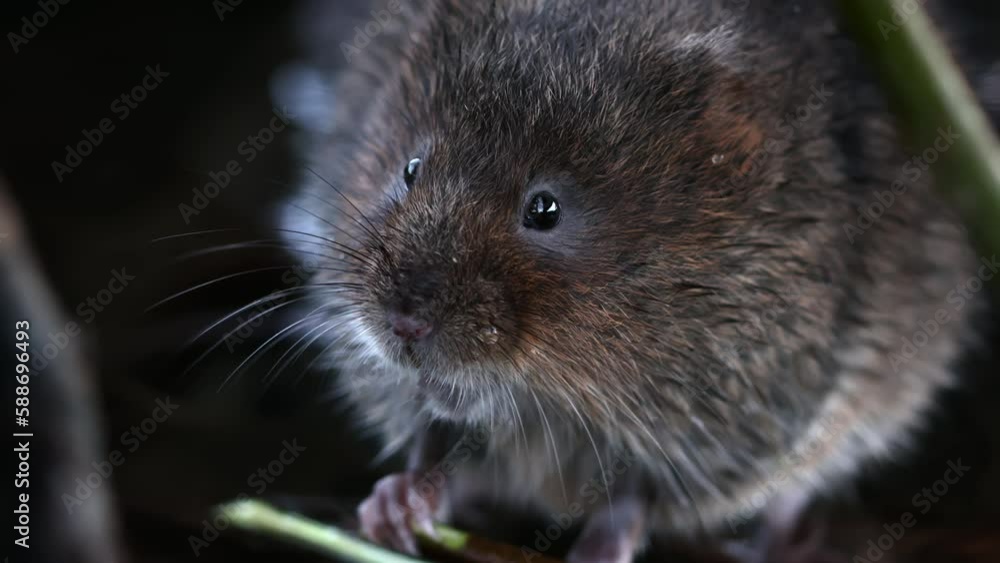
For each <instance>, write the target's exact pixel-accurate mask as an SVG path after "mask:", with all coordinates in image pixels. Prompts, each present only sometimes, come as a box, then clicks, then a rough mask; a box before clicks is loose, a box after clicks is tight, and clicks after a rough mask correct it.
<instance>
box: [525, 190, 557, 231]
mask: <svg viewBox="0 0 1000 563" xmlns="http://www.w3.org/2000/svg"><path fill="white" fill-rule="evenodd" d="M559 212H560V208H559V202H558V201H556V198H555V196H553V195H552V194H550V193H549V192H539V193H537V194H535V195H534V197H532V198H531V202H530V203H529V204H528V208H527V209H526V210H525V212H524V226H525V227H527V228H529V229H538V230H539V231H547V230H549V229H551V228H553V227H555V226H556V225H557V224H558V223H559Z"/></svg>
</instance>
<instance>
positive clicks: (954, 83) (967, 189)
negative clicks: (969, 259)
mask: <svg viewBox="0 0 1000 563" xmlns="http://www.w3.org/2000/svg"><path fill="white" fill-rule="evenodd" d="M840 4H841V7H842V11H843V14H844V16H845V18H846V21H847V23H848V25H850V26H851V27H853V30H854V33H855V35H856V37H857V39H858V41H859V42H860V43H861V44H862V45H863V46H864V47H866V48H867V49H868V51H869V52H870V53H871V54H873V55H874V56H875V57H876V59H877V62H878V63H879V68H880V70H881V75H882V76H883V78H885V86H886V88H887V91H888V92H889V94H890V96H891V97H892V99H893V101H894V102H895V103H896V105H897V110H898V113H899V117H900V118H901V119H902V122H903V124H904V125H905V126H906V127H907V128H908V129H909V132H910V133H911V134H912V136H913V140H914V141H915V142H917V143H918V146H922V147H931V146H933V143H934V139H935V138H936V137H937V136H938V129H940V128H947V127H953V128H954V129H955V131H956V132H957V133H958V134H959V139H958V141H957V142H956V144H955V146H953V147H952V148H951V149H949V150H948V151H947V152H943V153H942V154H941V155H940V161H939V163H938V165H936V166H935V170H934V174H935V177H936V182H935V183H936V185H937V187H938V190H939V191H940V193H942V194H944V195H946V196H948V197H950V198H952V200H953V201H954V202H955V203H956V205H957V206H958V208H959V210H960V211H961V213H962V214H963V216H964V218H965V222H966V225H967V226H968V227H969V229H970V231H971V232H972V233H973V236H974V237H975V238H976V239H977V242H979V243H980V245H981V246H982V249H983V250H984V251H988V252H990V253H994V252H998V251H1000V143H998V141H997V137H996V133H995V132H994V130H993V126H992V124H991V122H990V120H989V118H988V117H987V115H986V113H985V111H984V110H983V109H982V107H981V106H980V104H979V102H978V100H977V99H976V97H975V95H974V94H973V91H972V89H971V88H970V87H969V84H968V82H967V81H966V79H965V77H964V75H963V74H962V72H961V70H960V69H959V68H958V65H957V64H956V63H955V61H954V60H953V58H952V56H951V54H950V52H949V50H948V48H947V46H946V45H945V44H944V41H943V40H942V39H941V36H940V34H939V33H938V31H937V30H936V29H935V27H934V24H933V23H932V22H931V20H930V18H929V17H928V15H927V12H926V11H925V10H924V8H923V6H922V5H921V4H922V3H921V2H920V1H918V0H840ZM894 16H895V18H894Z"/></svg>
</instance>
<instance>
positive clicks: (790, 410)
mask: <svg viewBox="0 0 1000 563" xmlns="http://www.w3.org/2000/svg"><path fill="white" fill-rule="evenodd" d="M380 28H381V29H382V32H381V34H379V35H376V36H375V37H372V38H370V39H371V40H370V43H369V44H367V45H366V46H364V48H363V49H355V50H354V51H356V52H354V51H351V57H350V65H349V69H348V70H347V71H345V72H344V73H343V75H342V76H340V77H339V80H338V83H337V87H336V89H335V95H336V104H337V107H338V108H339V109H338V115H337V117H336V120H335V122H334V123H332V124H331V126H330V127H328V128H326V127H324V128H323V129H324V131H326V132H324V133H322V134H321V135H320V136H319V137H318V138H317V139H315V141H314V142H313V144H312V145H311V147H312V148H311V149H310V151H309V154H308V161H309V164H310V168H309V171H308V172H307V173H306V174H305V175H304V178H305V180H306V182H305V183H306V185H305V186H304V187H303V189H302V194H301V196H300V197H299V199H298V200H297V202H298V208H300V209H301V211H303V213H304V216H305V217H306V218H307V219H309V220H308V221H305V222H299V221H292V220H290V221H289V222H288V223H287V224H286V225H285V227H286V228H287V229H288V230H289V231H290V235H289V238H290V240H293V241H294V242H295V243H296V244H297V245H298V246H300V247H301V248H302V249H303V250H304V251H307V252H311V253H313V254H316V253H320V254H323V255H324V256H326V258H325V260H326V261H327V262H326V264H325V268H323V269H320V270H319V272H318V273H317V274H316V275H315V277H314V279H313V280H312V283H313V284H314V287H315V292H314V295H313V298H314V301H316V306H323V307H324V308H326V309H328V312H327V313H326V314H325V316H322V315H323V313H322V312H321V317H320V318H323V319H325V320H326V323H327V324H326V329H325V330H328V331H329V334H330V335H332V337H331V340H332V341H331V342H330V346H329V347H328V349H327V352H326V353H327V355H328V357H329V360H330V362H331V365H334V366H336V367H337V368H338V369H339V371H340V372H341V378H342V382H341V383H342V385H343V388H344V390H345V392H346V393H348V394H349V395H350V396H351V398H352V400H353V401H354V402H355V404H356V405H357V406H358V411H359V413H360V414H361V416H362V417H363V419H364V420H365V422H366V423H368V424H370V425H373V426H374V427H376V428H378V429H379V430H381V432H382V434H383V435H384V436H385V438H386V443H387V444H388V447H389V448H390V449H394V450H398V449H407V450H408V451H409V452H410V459H411V462H410V468H409V471H408V472H407V473H404V474H400V475H393V476H390V477H387V478H385V479H384V480H383V481H382V482H380V484H379V485H378V486H377V487H376V491H375V493H373V495H372V497H371V498H370V499H369V501H367V502H366V503H365V504H364V505H362V510H361V518H362V523H363V525H364V528H365V531H366V533H368V534H369V535H370V536H372V537H374V538H375V539H376V540H379V541H381V542H383V543H386V544H388V545H391V546H393V547H396V548H399V549H402V550H407V551H412V550H413V549H414V547H413V538H412V533H410V532H409V523H410V521H411V520H412V521H413V523H416V524H417V525H426V524H427V522H428V520H429V518H431V517H432V516H443V515H444V514H445V512H446V509H447V505H448V500H449V498H450V496H449V491H451V490H452V489H451V487H452V485H448V484H443V483H442V484H440V485H437V484H434V486H431V487H427V486H425V485H426V484H427V483H426V481H422V474H423V473H424V472H426V471H427V470H428V469H429V468H431V467H433V466H435V464H437V463H438V462H440V460H441V458H442V456H444V455H445V454H446V452H447V451H448V449H449V446H450V445H451V444H453V443H454V436H455V435H457V434H458V435H460V434H461V433H462V432H463V431H474V432H475V431H480V432H485V435H487V436H488V439H487V440H485V442H484V444H483V448H482V451H477V452H476V455H475V456H469V457H470V458H474V459H463V460H462V463H459V464H451V466H449V467H452V468H451V469H449V470H447V471H443V472H441V471H439V473H441V474H442V475H445V476H447V477H448V479H447V480H448V481H452V482H462V481H463V479H466V477H467V476H472V477H470V478H471V479H472V480H473V481H474V480H475V479H476V478H475V475H485V477H483V478H481V479H480V481H486V482H492V480H493V479H494V475H496V476H498V478H499V483H498V484H496V485H495V487H496V490H498V491H501V492H502V494H504V495H505V496H507V497H508V498H509V499H521V500H524V501H525V502H534V503H540V504H543V505H545V506H546V507H548V508H549V509H550V510H556V511H558V510H564V509H565V507H567V506H573V505H574V503H576V505H577V506H578V507H580V508H581V509H582V512H583V513H584V514H586V515H587V518H588V521H587V524H586V525H585V526H584V531H583V535H582V537H581V538H580V540H579V541H578V544H577V548H575V549H574V550H573V552H571V554H570V560H571V561H574V562H581V561H628V560H630V559H631V557H632V555H633V552H634V551H635V550H636V549H637V548H638V546H639V545H640V544H641V543H642V538H644V537H646V536H647V535H648V534H650V533H654V534H655V533H658V532H662V531H665V530H682V529H685V528H693V527H696V526H700V525H709V526H711V525H717V524H719V523H721V522H723V521H725V520H726V519H731V518H733V516H734V515H737V514H742V513H745V512H746V511H747V507H748V506H750V505H751V501H752V499H755V498H757V497H759V496H760V495H761V494H762V491H764V492H765V493H763V494H764V495H765V497H767V496H771V495H774V496H778V495H784V494H786V493H787V494H788V495H790V496H792V497H796V496H806V497H808V495H809V494H810V492H811V491H814V490H817V489H824V488H826V487H829V486H830V485H831V484H834V483H837V482H839V481H840V480H841V479H843V478H845V477H848V476H850V475H851V474H852V473H853V472H854V471H856V470H857V468H858V466H859V465H860V464H861V463H862V462H864V461H865V460H868V459H872V458H877V457H878V456H883V455H886V454H888V453H890V452H891V451H892V450H893V448H896V447H905V446H906V445H907V440H908V435H909V432H910V431H911V430H912V429H913V428H914V427H915V426H917V425H919V423H920V421H921V419H922V418H921V417H922V413H923V412H924V411H925V410H926V409H927V408H929V405H930V403H931V401H932V398H933V396H934V394H935V393H936V392H937V391H938V390H940V389H941V388H943V387H946V386H948V385H949V384H950V383H952V382H953V380H954V376H953V373H952V369H951V366H952V363H953V361H954V359H955V358H956V357H957V356H958V354H959V353H960V351H961V349H962V348H963V346H964V345H965V343H966V342H967V341H969V340H970V339H972V338H973V331H972V330H971V329H970V328H969V327H970V326H971V325H970V321H969V319H970V318H971V316H972V315H973V314H974V312H975V311H976V310H977V308H978V307H979V305H978V301H979V298H978V296H975V295H973V296H970V298H969V299H967V300H966V299H963V302H962V305H961V307H958V306H957V305H955V306H952V307H951V308H950V309H949V315H950V316H949V318H948V319H947V321H946V322H945V321H944V320H943V319H936V314H937V312H938V310H939V309H941V307H942V304H943V303H944V300H945V298H946V296H948V295H949V292H951V291H952V290H953V289H954V288H956V287H959V286H961V285H962V284H964V282H965V281H966V280H967V279H968V278H969V277H970V276H975V274H976V269H977V267H978V266H977V259H976V257H975V255H974V254H973V252H972V251H971V249H970V247H969V245H968V243H967V241H966V237H965V234H964V232H963V231H962V229H961V228H960V227H959V225H958V222H957V220H956V218H955V217H954V215H953V214H952V212H951V211H950V210H948V208H947V207H946V206H943V205H942V204H941V202H939V201H938V200H937V199H936V198H935V197H934V196H933V195H932V194H931V193H930V191H929V183H930V173H929V172H927V167H926V166H925V165H926V164H927V163H926V162H915V161H914V160H913V157H912V156H907V154H906V153H905V152H904V151H903V150H902V149H900V148H899V146H898V145H899V143H898V141H897V139H896V134H895V130H894V128H893V126H892V124H891V120H890V118H889V117H888V114H887V111H886V109H885V107H884V104H883V102H882V100H881V97H880V96H879V94H878V90H877V88H876V87H875V85H874V83H873V82H872V81H871V80H870V79H869V78H868V77H867V76H865V74H864V71H863V70H860V69H858V68H857V61H858V60H859V54H858V53H857V52H856V51H855V47H854V46H853V45H852V44H851V43H850V42H849V41H847V40H846V39H845V38H843V37H842V36H841V33H840V32H839V31H838V29H837V26H836V25H835V23H834V21H833V19H832V18H831V16H830V14H827V13H825V11H824V8H823V7H820V6H812V7H809V6H805V5H800V4H797V3H789V2H780V1H762V2H753V3H751V2H703V1H695V0H673V1H670V2H663V3H654V2H645V1H640V0H626V1H611V0H609V1H606V2H604V1H592V2H572V1H569V0H565V1H563V0H556V1H552V0H550V1H546V2H542V1H540V0H516V1H515V0H510V1H500V0H498V1H496V2H491V3H484V2H468V1H460V0H437V1H434V2H429V3H428V4H427V5H425V6H422V7H421V8H420V9H419V10H411V9H410V8H408V7H407V6H402V7H401V9H400V10H399V13H398V14H395V13H394V14H393V15H392V16H391V17H390V18H389V19H388V20H386V22H384V23H381V24H380ZM948 125H949V124H941V127H942V141H941V142H942V145H941V146H938V147H937V148H936V150H938V151H943V150H947V147H948V146H950V145H948V143H949V142H953V141H954V139H953V138H952V137H954V134H952V133H950V132H949V131H950V130H949V129H948ZM887 194H888V195H887ZM291 231H295V232H291ZM928 322H934V323H935V326H936V327H937V330H936V331H935V333H934V334H933V335H932V336H931V337H930V338H928V339H926V340H923V341H922V343H920V344H919V345H915V346H911V348H912V349H910V348H907V347H906V345H905V344H904V342H912V339H913V336H914V334H915V333H916V332H917V331H918V330H919V329H920V328H921V326H923V325H922V324H921V323H923V324H926V323H928ZM623 460H626V461H624V462H623ZM616 467H625V470H623V471H622V472H621V473H617V472H616V471H614V468H616ZM595 476H597V477H598V478H599V479H600V480H601V481H602V482H606V481H609V477H612V476H614V477H615V478H614V483H613V484H612V483H608V486H606V487H602V490H601V492H602V495H601V498H599V499H595V500H594V501H593V502H589V501H583V500H581V499H580V498H579V496H580V495H579V494H578V492H579V491H580V490H581V487H582V486H584V484H585V483H587V482H588V481H590V480H592V479H594V478H595ZM435 483H436V482H435ZM775 491H777V492H775Z"/></svg>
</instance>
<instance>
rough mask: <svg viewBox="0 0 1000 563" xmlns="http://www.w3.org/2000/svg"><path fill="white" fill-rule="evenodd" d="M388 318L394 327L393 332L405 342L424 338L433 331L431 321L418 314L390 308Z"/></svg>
mask: <svg viewBox="0 0 1000 563" xmlns="http://www.w3.org/2000/svg"><path fill="white" fill-rule="evenodd" d="M387 320H388V321H389V326H390V327H392V333H393V334H395V335H396V336H398V337H399V338H400V339H402V340H403V341H404V342H415V341H418V340H423V339H424V338H425V337H426V336H427V335H428V334H430V333H431V328H432V326H431V323H430V321H428V320H426V319H424V318H421V317H419V316H417V315H412V314H407V313H403V312H401V311H397V310H392V309H390V310H389V312H388V313H387Z"/></svg>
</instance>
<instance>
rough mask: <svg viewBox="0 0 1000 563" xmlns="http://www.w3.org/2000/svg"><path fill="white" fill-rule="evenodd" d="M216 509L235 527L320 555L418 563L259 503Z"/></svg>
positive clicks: (363, 562)
mask: <svg viewBox="0 0 1000 563" xmlns="http://www.w3.org/2000/svg"><path fill="white" fill-rule="evenodd" d="M219 510H220V511H222V512H223V513H225V514H226V515H227V516H228V517H229V519H230V521H231V522H232V523H233V525H235V526H237V527H239V528H243V529H246V530H251V531H254V532H261V533H266V534H270V535H272V536H275V537H277V538H280V539H282V540H284V541H287V542H289V543H294V544H297V545H300V546H302V547H305V548H307V549H310V550H312V551H314V552H316V553H319V554H322V555H329V556H331V557H337V558H340V559H348V560H350V561H354V562H357V563H421V561H420V560H419V559H414V558H412V557H407V556H405V555H400V554H398V553H394V552H392V551H388V550H385V549H382V548H380V547H378V546H375V545H372V544H370V543H368V542H365V541H363V540H360V539H358V538H355V537H354V536H352V535H351V534H348V533H347V532H345V531H343V530H340V529H338V528H335V527H333V526H327V525H325V524H321V523H319V522H316V521H315V520H310V519H309V518H306V517H304V516H300V515H297V514H288V513H284V512H280V511H278V510H276V509H275V508H273V507H272V506H270V505H268V504H266V503H263V502H260V501H256V500H245V501H239V502H234V503H230V504H226V505H223V506H221V507H220V508H219Z"/></svg>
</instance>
